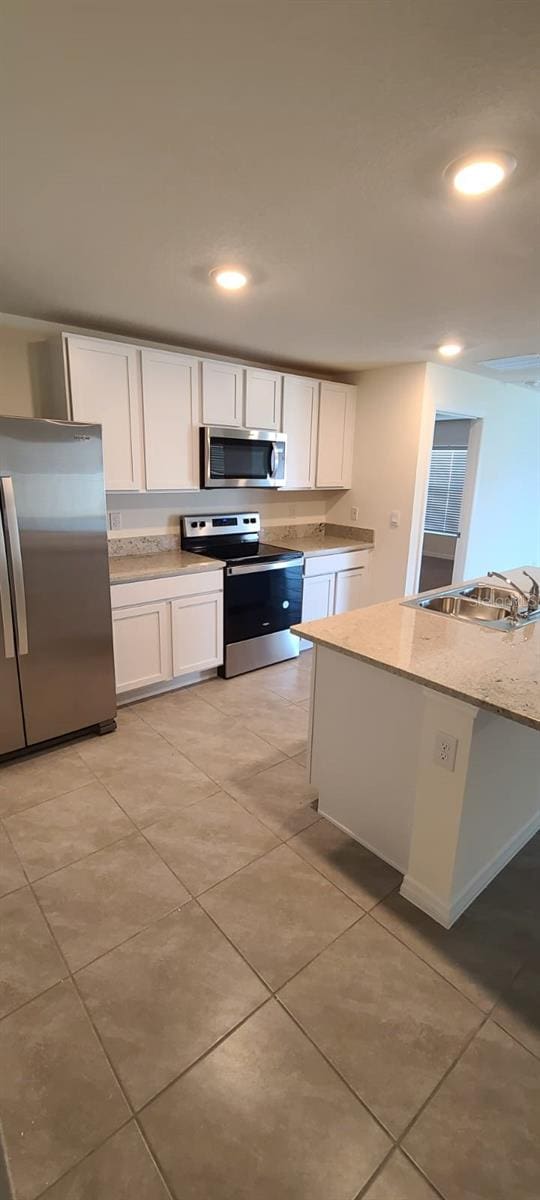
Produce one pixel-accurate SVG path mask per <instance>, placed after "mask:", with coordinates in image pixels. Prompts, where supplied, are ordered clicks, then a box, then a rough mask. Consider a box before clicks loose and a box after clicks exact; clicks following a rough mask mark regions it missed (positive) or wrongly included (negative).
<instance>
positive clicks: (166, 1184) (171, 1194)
mask: <svg viewBox="0 0 540 1200" xmlns="http://www.w3.org/2000/svg"><path fill="white" fill-rule="evenodd" d="M134 1119H135V1125H136V1126H137V1130H138V1132H139V1137H140V1138H142V1141H143V1144H144V1147H145V1149H146V1153H147V1154H148V1155H149V1157H150V1159H151V1160H152V1162H153V1164H154V1166H155V1169H156V1171H157V1174H158V1176H159V1179H160V1182H161V1184H162V1185H163V1189H164V1192H165V1195H166V1196H167V1197H168V1200H177V1193H176V1192H175V1191H174V1189H173V1186H172V1183H171V1182H170V1181H169V1178H168V1176H167V1173H166V1171H165V1168H164V1166H163V1165H162V1163H161V1162H160V1160H159V1158H158V1155H157V1154H156V1152H155V1150H153V1149H152V1147H151V1145H150V1142H149V1140H148V1138H147V1136H146V1133H145V1131H144V1129H143V1127H142V1124H141V1122H140V1121H139V1114H138V1113H136V1114H135V1118H134ZM111 1200H114V1197H111Z"/></svg>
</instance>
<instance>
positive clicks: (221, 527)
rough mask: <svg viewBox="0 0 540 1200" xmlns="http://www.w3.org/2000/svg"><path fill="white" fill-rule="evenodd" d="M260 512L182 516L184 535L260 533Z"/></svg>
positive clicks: (208, 535)
mask: <svg viewBox="0 0 540 1200" xmlns="http://www.w3.org/2000/svg"><path fill="white" fill-rule="evenodd" d="M260 528H261V518H260V515H259V513H254V512H247V513H230V514H229V513H227V514H224V513H216V514H213V513H197V514H194V515H193V516H191V517H182V535H183V537H184V538H189V537H219V536H220V534H228V535H229V536H230V535H231V534H235V533H236V534H243V533H259V531H260Z"/></svg>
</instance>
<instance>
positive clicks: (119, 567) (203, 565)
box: [109, 550, 225, 583]
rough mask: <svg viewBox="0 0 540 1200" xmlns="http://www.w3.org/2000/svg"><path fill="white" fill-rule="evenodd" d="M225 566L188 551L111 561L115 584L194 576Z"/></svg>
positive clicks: (213, 559)
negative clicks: (197, 573) (175, 576)
mask: <svg viewBox="0 0 540 1200" xmlns="http://www.w3.org/2000/svg"><path fill="white" fill-rule="evenodd" d="M224 566H225V563H223V562H220V561H219V560H218V559H217V558H203V556H202V554H189V553H188V552H187V551H185V550H163V551H162V552H161V553H157V554H123V555H118V556H116V557H114V558H110V559H109V574H110V579H111V583H135V582H136V581H137V580H139V579H166V578H167V576H169V575H183V574H186V575H192V574H194V573H195V572H197V571H217V570H219V569H220V568H221V567H224Z"/></svg>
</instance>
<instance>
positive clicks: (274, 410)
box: [246, 367, 281, 429]
mask: <svg viewBox="0 0 540 1200" xmlns="http://www.w3.org/2000/svg"><path fill="white" fill-rule="evenodd" d="M280 422H281V375H278V374H276V372H275V371H264V370H262V369H261V370H258V369H256V368H255V367H248V369H247V370H246V429H279V427H280Z"/></svg>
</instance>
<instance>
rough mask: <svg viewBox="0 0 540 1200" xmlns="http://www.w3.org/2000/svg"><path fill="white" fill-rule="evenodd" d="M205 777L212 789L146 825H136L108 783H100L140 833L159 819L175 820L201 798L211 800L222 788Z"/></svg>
mask: <svg viewBox="0 0 540 1200" xmlns="http://www.w3.org/2000/svg"><path fill="white" fill-rule="evenodd" d="M202 773H203V774H204V772H202ZM206 778H207V779H208V782H209V783H212V784H215V790H214V791H212V792H206V793H204V792H203V793H202V794H201V795H200V796H196V797H195V798H194V799H193V800H189V801H188V803H187V804H183V805H182V808H180V809H178V812H177V813H176V814H175V815H171V814H166V815H165V816H163V817H157V818H154V820H152V821H148V824H147V825H138V824H137V822H136V821H135V820H134V818H133V817H132V816H130V814H129V813H128V811H127V809H126V808H124V805H123V803H122V801H121V800H117V799H116V796H115V795H114V794H113V792H112V791H111V789H110V787H109V785H108V784H107V783H105V782H103V781H102V783H103V787H104V788H105V789H106V791H107V792H108V793H109V796H110V797H111V799H112V800H114V802H115V804H117V805H118V807H119V808H120V809H121V810H122V812H123V813H125V815H126V817H128V819H129V820H130V821H131V823H132V825H134V826H135V829H136V831H137V833H141V834H142V832H143V830H144V829H150V827H151V826H152V825H158V824H159V822H160V821H168V820H175V818H176V817H177V816H181V814H182V813H184V812H187V810H188V809H189V808H194V806H195V805H196V804H200V803H201V801H202V800H211V799H212V797H213V796H217V794H218V792H220V791H222V790H223V789H222V788H220V787H219V785H218V784H216V783H215V781H214V780H213V779H210V777H209V776H208V775H207V776H206Z"/></svg>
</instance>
